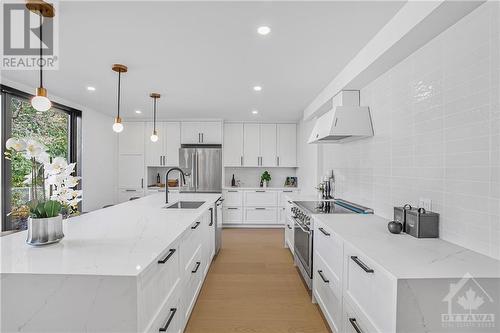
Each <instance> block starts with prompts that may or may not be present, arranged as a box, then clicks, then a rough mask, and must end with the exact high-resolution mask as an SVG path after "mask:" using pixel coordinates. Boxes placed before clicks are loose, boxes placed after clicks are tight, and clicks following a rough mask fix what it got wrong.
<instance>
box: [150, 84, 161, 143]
mask: <svg viewBox="0 0 500 333" xmlns="http://www.w3.org/2000/svg"><path fill="white" fill-rule="evenodd" d="M149 96H150V97H151V98H153V134H151V137H150V139H151V141H152V142H156V141H158V132H156V101H157V99H158V98H160V94H158V93H151V94H150V95H149Z"/></svg>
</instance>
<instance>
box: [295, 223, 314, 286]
mask: <svg viewBox="0 0 500 333" xmlns="http://www.w3.org/2000/svg"><path fill="white" fill-rule="evenodd" d="M294 220H295V223H294V228H293V229H294V230H293V233H294V240H293V241H294V249H295V257H296V259H298V260H296V261H299V263H300V264H301V265H302V269H301V271H302V272H303V274H304V273H305V274H307V276H308V277H309V279H312V239H313V234H312V230H310V229H309V227H308V226H306V225H304V224H302V223H301V222H300V221H298V220H297V219H295V218H294ZM304 278H306V276H304Z"/></svg>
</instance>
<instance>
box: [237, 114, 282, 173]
mask: <svg viewBox="0 0 500 333" xmlns="http://www.w3.org/2000/svg"><path fill="white" fill-rule="evenodd" d="M243 134H244V136H243V144H244V155H243V165H244V166H247V167H248V166H250V167H257V166H263V167H274V166H276V162H277V158H276V124H251V123H248V124H244V126H243Z"/></svg>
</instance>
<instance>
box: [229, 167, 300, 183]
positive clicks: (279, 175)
mask: <svg viewBox="0 0 500 333" xmlns="http://www.w3.org/2000/svg"><path fill="white" fill-rule="evenodd" d="M266 170H267V171H268V172H269V174H270V175H271V182H270V184H269V186H270V187H283V186H284V184H285V180H286V177H289V176H290V177H295V176H296V169H295V168H229V167H227V168H225V181H224V185H225V186H231V179H232V177H233V174H234V178H235V179H236V180H238V179H239V180H240V186H241V187H255V186H259V185H260V176H261V175H262V173H263V172H264V171H266ZM298 185H299V187H300V186H301V185H300V179H299V181H298Z"/></svg>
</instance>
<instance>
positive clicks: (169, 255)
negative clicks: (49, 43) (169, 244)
mask: <svg viewBox="0 0 500 333" xmlns="http://www.w3.org/2000/svg"><path fill="white" fill-rule="evenodd" d="M174 253H175V249H170V250H169V251H168V254H167V256H166V257H165V258H163V259H162V260H158V263H159V264H164V263H166V262H167V261H168V259H170V257H171V256H173V255H174Z"/></svg>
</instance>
